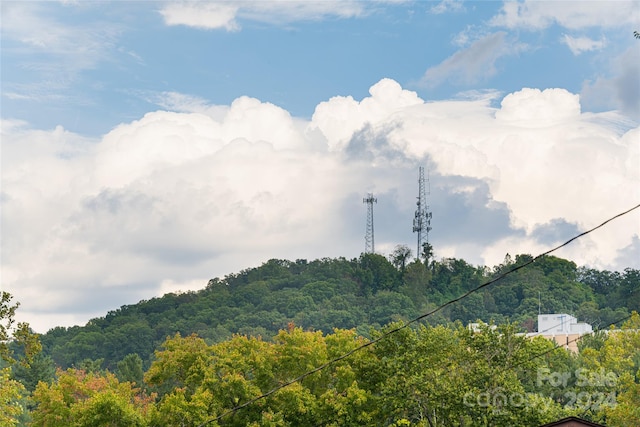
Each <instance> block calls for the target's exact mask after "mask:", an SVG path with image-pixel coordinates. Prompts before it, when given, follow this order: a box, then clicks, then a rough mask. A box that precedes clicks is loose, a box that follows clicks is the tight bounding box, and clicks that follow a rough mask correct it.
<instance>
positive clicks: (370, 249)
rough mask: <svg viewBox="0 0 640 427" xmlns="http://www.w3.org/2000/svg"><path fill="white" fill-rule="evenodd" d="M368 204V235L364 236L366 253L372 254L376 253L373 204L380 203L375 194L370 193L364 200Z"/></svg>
mask: <svg viewBox="0 0 640 427" xmlns="http://www.w3.org/2000/svg"><path fill="white" fill-rule="evenodd" d="M362 202H363V203H366V204H367V234H365V236H364V252H365V253H367V254H372V253H374V252H375V244H374V241H373V204H374V203H378V199H376V198H375V197H373V193H368V194H367V197H365V198H364V199H362Z"/></svg>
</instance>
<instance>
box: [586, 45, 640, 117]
mask: <svg viewBox="0 0 640 427" xmlns="http://www.w3.org/2000/svg"><path fill="white" fill-rule="evenodd" d="M638 75H640V48H638V47H636V46H633V47H631V48H629V49H627V50H626V51H624V52H623V53H622V54H620V55H619V56H617V57H615V58H613V59H612V60H611V62H610V64H609V69H608V70H605V72H604V73H603V74H602V75H600V76H598V77H597V78H595V79H594V80H592V81H585V82H584V83H583V86H582V91H581V93H580V95H581V97H582V99H583V100H584V103H585V104H586V105H587V106H589V107H590V108H594V109H617V110H619V111H621V112H623V113H624V114H625V115H627V116H629V117H630V118H632V119H634V120H636V121H637V122H640V79H638Z"/></svg>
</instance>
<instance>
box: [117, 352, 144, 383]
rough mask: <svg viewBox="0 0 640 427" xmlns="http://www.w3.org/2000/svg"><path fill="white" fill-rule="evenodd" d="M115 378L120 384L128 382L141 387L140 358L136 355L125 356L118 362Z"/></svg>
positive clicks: (142, 375) (142, 376)
mask: <svg viewBox="0 0 640 427" xmlns="http://www.w3.org/2000/svg"><path fill="white" fill-rule="evenodd" d="M116 376H117V377H118V380H120V381H122V382H130V383H133V384H137V385H138V386H141V385H142V384H143V378H144V371H143V370H142V358H140V356H139V355H138V354H137V353H131V354H128V355H126V356H125V358H124V359H122V360H121V361H120V362H118V369H117V370H116Z"/></svg>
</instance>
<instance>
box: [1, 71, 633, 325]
mask: <svg viewBox="0 0 640 427" xmlns="http://www.w3.org/2000/svg"><path fill="white" fill-rule="evenodd" d="M178 95H179V94H174V95H172V96H173V98H174V99H178V100H180V99H182V100H185V99H186V100H187V101H188V100H189V97H186V98H181V97H180V96H178ZM495 96H496V94H495V93H492V94H485V95H484V96H478V97H475V98H473V97H472V98H469V99H466V100H463V99H460V100H455V101H437V102H426V101H425V100H422V99H420V98H419V97H418V96H417V95H416V94H415V93H414V92H411V91H408V90H406V89H403V88H402V87H401V86H400V85H399V84H398V83H397V82H395V81H393V80H390V79H383V80H381V81H380V82H378V83H376V84H375V85H373V86H372V87H371V89H370V95H369V96H368V97H366V98H364V99H361V100H356V99H353V98H352V97H335V98H331V99H329V100H327V101H325V102H322V103H320V104H319V105H318V106H317V108H316V111H315V114H314V115H313V117H312V118H311V119H310V120H303V119H299V118H295V117H292V116H291V115H290V114H289V113H288V112H287V111H286V110H284V109H282V108H280V107H278V106H275V105H273V104H269V103H265V102H262V101H260V100H257V99H255V98H248V97H241V98H238V99H236V100H235V101H234V102H232V103H231V104H230V105H227V106H216V108H215V109H214V110H210V109H209V108H208V106H207V105H204V104H203V103H202V102H200V101H197V102H196V103H195V104H191V103H190V102H186V104H187V105H196V106H197V108H194V109H197V110H200V111H198V112H191V111H181V112H180V111H154V112H150V113H148V114H146V115H145V116H143V117H141V118H140V119H139V120H135V121H132V122H129V123H123V124H121V125H120V126H118V127H116V128H114V129H112V130H111V131H110V132H108V133H107V134H106V135H104V137H102V138H100V139H98V140H88V139H86V138H82V137H81V136H78V135H75V134H73V133H70V132H68V131H66V130H65V129H63V128H61V127H58V128H56V129H53V130H37V129H30V128H29V127H28V125H27V124H25V123H21V122H15V121H9V122H3V124H2V194H1V198H0V200H1V202H2V230H3V238H2V259H1V262H2V272H3V286H5V287H6V288H7V290H9V291H10V292H12V293H13V294H14V295H15V296H16V299H17V300H19V301H21V303H22V307H21V309H22V310H21V316H22V317H21V320H26V321H29V322H30V323H32V325H33V326H34V327H35V328H36V330H38V331H45V330H46V329H47V328H49V327H52V326H57V325H70V324H78V323H83V322H86V321H87V320H88V319H89V318H91V317H96V316H102V315H104V314H105V313H106V311H108V310H111V309H114V308H117V307H119V306H120V305H123V304H131V303H135V302H137V301H139V300H140V299H143V298H150V297H152V296H155V295H159V294H161V293H163V292H166V291H169V290H170V291H176V290H178V289H179V288H181V287H184V288H185V289H194V288H197V282H198V281H202V286H205V285H206V280H205V279H207V278H212V277H216V276H223V275H225V274H228V273H232V272H237V271H239V270H241V269H243V268H247V267H250V266H255V265H259V264H260V263H262V262H264V261H266V260H267V259H269V258H287V259H297V258H307V259H314V258H319V257H325V256H329V257H337V256H345V257H356V256H358V255H359V253H360V252H361V251H362V250H363V249H364V231H365V224H364V219H365V214H366V213H365V209H364V207H363V204H362V197H363V195H364V194H366V193H367V192H369V191H372V192H373V193H374V194H375V195H376V197H377V198H378V204H377V205H376V207H375V209H376V221H377V222H376V246H378V247H379V248H380V250H384V248H393V247H394V246H395V245H396V244H399V243H405V244H409V245H411V247H412V246H413V243H412V242H413V239H415V236H414V235H412V233H411V219H412V215H413V210H414V209H415V196H416V191H417V182H416V174H417V169H418V166H419V165H426V166H427V167H428V169H429V174H430V182H431V196H430V197H431V198H430V206H431V208H432V211H433V222H432V224H433V227H434V229H433V231H432V234H431V236H432V242H433V244H434V246H435V250H436V254H437V256H439V257H442V256H456V257H462V258H465V259H467V260H469V261H470V262H473V263H478V264H480V263H486V264H488V265H495V264H497V263H499V262H501V260H502V259H503V257H504V255H505V253H507V252H509V253H511V254H516V253H519V252H527V253H532V254H537V253H538V252H540V251H543V250H546V249H548V248H549V247H548V245H549V244H550V243H552V242H555V241H556V240H558V239H561V238H563V237H564V236H566V235H567V233H569V234H570V233H571V232H574V231H575V230H584V229H587V228H589V227H592V226H594V225H597V224H598V223H599V222H601V221H602V220H604V219H606V218H608V217H610V216H612V215H613V214H616V213H618V212H620V211H622V210H624V209H626V208H629V207H630V205H632V204H634V203H637V202H638V200H640V194H639V191H640V190H639V189H640V171H639V169H640V167H639V164H640V157H639V151H640V150H639V141H640V130H639V129H638V128H637V127H633V126H627V127H624V128H621V125H620V123H626V122H625V121H624V118H623V117H621V116H620V115H619V114H618V113H615V112H609V113H601V114H593V113H582V112H581V109H580V100H579V97H578V96H577V95H576V94H573V93H570V92H568V91H566V90H563V89H546V90H539V89H523V90H521V91H518V92H514V93H512V94H508V95H507V96H505V97H504V98H503V99H502V100H501V101H502V102H501V106H500V107H499V108H495V107H493V106H492V105H494V102H493V101H494V100H495ZM177 105H185V103H183V102H177ZM180 108H182V107H180ZM211 111H213V113H211ZM638 236H640V221H639V214H638V213H637V212H636V213H634V214H632V215H628V216H626V217H623V218H621V219H619V220H617V221H615V222H613V223H611V224H610V225H608V226H607V228H606V230H601V231H599V232H597V233H593V234H592V235H589V236H588V237H587V238H585V239H581V240H579V241H577V242H576V243H574V244H573V245H572V246H571V247H569V248H568V249H566V250H565V251H564V252H562V253H559V254H558V255H559V256H566V257H568V258H570V259H572V260H574V261H575V262H577V263H578V264H583V263H589V265H593V266H596V267H601V268H603V267H604V268H615V269H620V268H624V267H635V268H639V267H640V265H638V263H637V261H638V260H636V264H634V265H628V264H621V263H623V262H624V263H626V262H629V260H630V259H631V260H633V257H632V256H631V255H630V254H635V253H636V252H637V240H638ZM567 237H571V236H567Z"/></svg>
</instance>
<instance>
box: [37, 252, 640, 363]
mask: <svg viewBox="0 0 640 427" xmlns="http://www.w3.org/2000/svg"><path fill="white" fill-rule="evenodd" d="M530 259H531V257H530V256H528V255H518V256H516V257H515V260H512V259H511V258H510V257H508V256H507V257H506V259H505V261H504V263H503V264H501V265H498V266H496V267H493V268H487V267H477V266H472V265H470V264H468V263H467V262H465V261H464V260H461V259H454V258H449V259H442V260H440V261H431V262H430V263H429V264H428V265H425V263H424V262H421V261H414V262H411V263H408V264H406V263H402V262H399V261H398V260H394V258H393V256H391V257H390V259H387V258H385V257H383V256H382V255H378V254H363V255H362V256H360V258H358V259H352V260H347V259H344V258H338V259H321V260H315V261H311V262H308V261H306V260H297V261H286V260H276V259H272V260H269V261H267V262H266V263H264V264H263V265H261V266H260V267H257V268H251V269H247V270H244V271H241V272H240V273H237V274H231V275H229V276H227V277H225V278H223V279H217V278H216V279H212V280H210V281H209V283H208V284H207V285H206V287H205V288H204V289H202V290H200V291H198V292H187V293H181V294H167V295H164V296H162V297H159V298H153V299H151V300H148V301H141V302H139V303H138V304H135V305H128V306H123V307H121V308H120V309H118V310H114V311H111V312H109V313H108V314H107V315H106V316H105V317H103V318H98V319H93V320H91V321H90V322H89V323H88V324H87V325H86V326H83V327H79V326H76V327H71V328H62V327H59V328H54V329H52V330H50V331H49V332H48V333H47V334H45V335H43V336H42V338H41V341H42V344H43V346H44V353H45V354H46V355H48V356H50V357H52V358H53V360H54V361H55V363H56V365H58V366H61V367H63V368H65V369H66V368H69V367H74V366H75V367H77V366H79V365H80V364H81V363H82V362H83V361H84V360H86V359H90V360H93V361H96V360H101V361H102V365H101V367H102V368H107V369H111V370H114V369H116V364H117V363H118V362H119V361H121V360H122V359H123V358H124V357H125V356H127V355H128V354H138V355H139V356H140V357H141V358H142V359H143V362H144V366H145V367H148V366H149V363H150V362H151V355H152V354H153V351H154V350H155V349H156V348H158V346H159V345H160V344H162V342H163V341H164V340H165V339H166V338H167V337H169V336H173V335H174V334H175V333H180V334H182V335H183V336H188V335H190V334H193V333H195V334H197V335H198V336H199V337H201V338H203V339H204V340H205V341H206V342H207V343H215V342H220V341H223V340H226V339H229V338H231V336H232V335H233V334H244V335H251V336H262V337H263V338H265V339H270V337H272V336H275V335H276V334H277V333H278V331H279V330H280V329H284V328H286V327H287V325H288V324H289V323H291V322H292V323H294V324H295V325H297V326H300V327H302V328H303V329H304V330H320V331H324V332H331V331H332V330H333V329H334V328H342V329H352V328H356V330H357V332H358V333H359V334H360V335H363V336H365V337H369V336H370V335H369V334H370V330H371V329H372V328H374V329H379V328H380V327H382V326H384V325H386V324H388V323H389V322H391V321H394V320H402V319H409V318H412V317H414V316H417V315H419V314H421V313H424V312H427V311H429V310H431V309H433V308H435V307H437V306H439V305H441V304H443V303H445V302H447V301H449V300H451V299H453V298H456V297H459V296H460V295H462V294H463V293H465V292H467V291H469V290H471V289H473V288H475V287H477V286H479V285H480V284H482V283H483V282H485V281H487V280H489V279H491V278H493V277H495V276H496V275H498V274H500V273H502V272H504V271H506V270H507V269H510V268H513V267H514V266H517V265H519V264H521V263H524V262H527V261H529V260H530ZM394 261H397V262H394ZM638 288H640V271H638V270H633V269H627V270H625V271H624V272H621V273H619V272H609V271H599V270H593V269H586V268H577V266H576V265H575V264H574V263H573V262H571V261H567V260H564V259H561V258H557V257H553V256H548V257H545V258H543V259H540V260H538V261H536V262H535V263H533V264H531V265H530V266H527V268H524V269H521V270H519V271H518V272H516V273H514V274H510V275H508V276H507V277H505V278H504V279H502V280H500V281H499V282H498V283H495V284H493V285H491V286H489V287H486V288H484V289H482V290H481V291H480V292H477V293H474V294H472V295H470V296H469V297H467V298H465V299H464V300H463V301H462V302H460V303H457V304H454V305H451V306H449V307H447V308H446V309H445V310H443V311H440V312H438V313H437V314H436V315H435V316H432V317H430V318H429V319H428V321H429V322H430V323H431V324H447V323H450V322H452V321H456V320H459V321H461V322H462V323H468V322H475V321H476V320H483V321H485V322H491V321H493V322H495V323H504V322H505V321H507V320H509V321H510V322H513V323H516V324H518V325H520V326H522V327H523V328H524V329H525V330H527V331H534V330H535V327H536V319H537V313H538V308H539V306H540V308H541V310H542V311H543V312H556V313H565V312H566V313H571V314H573V315H574V316H576V317H577V318H578V319H580V320H581V321H586V322H588V323H591V324H592V325H594V327H602V326H606V325H609V324H610V323H612V322H615V321H616V320H618V319H622V318H624V317H625V316H627V315H628V314H629V311H630V310H631V309H632V308H637V307H640V292H638Z"/></svg>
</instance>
